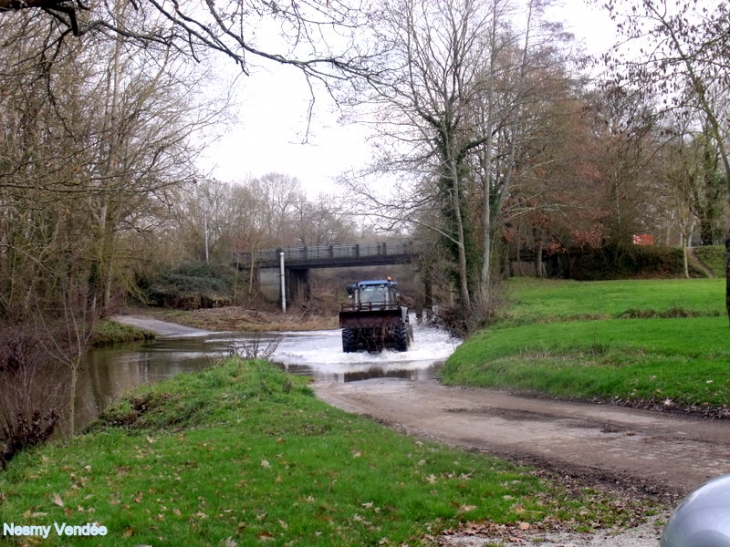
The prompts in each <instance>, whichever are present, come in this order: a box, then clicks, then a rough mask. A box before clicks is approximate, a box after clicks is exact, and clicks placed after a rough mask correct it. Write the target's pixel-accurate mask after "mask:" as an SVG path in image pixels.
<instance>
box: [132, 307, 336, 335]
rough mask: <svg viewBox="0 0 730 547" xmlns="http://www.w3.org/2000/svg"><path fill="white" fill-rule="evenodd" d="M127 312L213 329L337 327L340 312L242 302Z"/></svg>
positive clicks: (291, 329) (264, 329)
mask: <svg viewBox="0 0 730 547" xmlns="http://www.w3.org/2000/svg"><path fill="white" fill-rule="evenodd" d="M124 313H126V314H128V315H145V316H148V317H152V318H154V319H159V320H161V321H169V322H172V323H178V324H180V325H185V326H188V327H194V328H196V329H201V330H206V331H211V332H264V331H308V330H325V329H335V328H337V327H338V316H337V313H322V314H319V313H309V312H302V311H296V312H288V313H284V312H281V311H274V310H254V309H250V308H244V307H241V306H227V307H223V308H206V309H198V310H176V309H167V308H142V309H130V310H126V311H125V312H124Z"/></svg>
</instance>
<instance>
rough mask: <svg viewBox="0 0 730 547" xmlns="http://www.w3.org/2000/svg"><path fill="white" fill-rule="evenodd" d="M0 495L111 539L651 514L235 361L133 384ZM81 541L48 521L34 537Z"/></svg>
mask: <svg viewBox="0 0 730 547" xmlns="http://www.w3.org/2000/svg"><path fill="white" fill-rule="evenodd" d="M374 471H375V472H374ZM0 492H2V496H0V520H2V521H3V522H4V523H14V524H15V525H16V526H17V525H22V526H26V525H27V526H50V527H52V526H53V525H54V524H55V523H58V524H59V525H60V524H61V523H66V524H67V525H69V526H84V525H86V524H87V523H89V524H91V523H96V524H97V525H98V526H104V527H105V528H106V530H107V535H106V536H105V537H104V539H103V542H104V543H105V544H106V543H109V542H111V543H113V544H114V545H118V546H121V547H125V546H130V547H131V546H133V545H140V544H149V545H159V544H166V545H188V546H193V547H194V546H198V545H200V546H203V545H206V546H207V545H229V546H230V545H251V544H256V543H258V542H261V541H266V543H267V544H270V545H307V546H318V545H321V546H333V545H343V546H344V545H375V544H379V545H437V544H443V543H441V539H440V534H441V533H442V532H445V531H447V530H453V529H454V528H463V527H466V528H467V529H469V527H471V528H472V530H476V529H479V530H481V531H482V532H484V531H487V530H491V532H492V533H493V535H495V536H503V537H507V536H510V535H511V536H512V537H519V536H523V537H524V536H526V535H527V534H529V533H533V532H535V531H549V530H554V531H565V530H578V531H584V532H586V531H590V530H593V529H596V528H610V527H612V526H614V525H617V526H630V525H635V524H636V523H638V522H641V521H643V520H644V519H646V518H649V517H650V516H651V515H652V514H654V513H655V512H656V511H657V510H659V509H660V508H658V507H657V506H656V505H655V504H653V503H652V502H651V501H650V500H648V499H633V500H632V499H625V498H622V497H620V496H617V495H616V494H611V493H610V492H605V491H600V490H595V489H588V488H584V487H582V486H581V485H580V484H577V483H570V482H567V483H564V484H562V483H561V482H558V481H555V480H553V479H551V478H549V477H548V476H546V475H544V474H542V473H539V472H537V471H536V470H534V469H530V468H525V467H519V466H516V465H513V464H509V463H506V462H503V461H500V460H497V459H494V458H492V457H489V456H485V455H482V454H478V453H473V452H465V451H461V450H458V449H453V448H449V447H446V446H442V445H436V444H431V443H427V442H423V441H421V440H417V439H414V438H410V437H407V436H404V435H400V434H398V433H397V432H395V431H394V430H392V429H388V428H383V427H382V426H381V425H379V424H377V423H375V422H373V421H372V420H369V419H366V418H363V417H358V416H353V415H350V414H346V413H344V412H342V411H340V410H337V409H335V408H333V407H331V406H329V405H327V404H325V403H323V402H321V401H319V400H317V399H316V398H314V397H313V396H312V391H311V389H310V387H309V384H308V381H307V380H306V379H304V378H299V377H291V376H287V375H285V374H283V373H282V372H281V371H279V370H278V369H276V368H274V367H271V366H269V365H268V364H266V363H263V362H248V361H243V360H240V359H238V358H231V359H229V360H227V361H226V362H225V363H224V364H222V365H220V366H216V367H213V368H211V369H209V370H206V371H205V372H202V373H198V374H188V375H180V376H177V377H176V378H174V379H173V380H170V381H165V382H161V383H158V384H155V385H152V386H146V387H144V388H141V389H139V390H136V391H135V392H134V393H133V394H131V395H130V396H128V397H127V398H125V399H123V400H120V401H118V402H117V403H115V404H114V405H113V406H112V407H110V408H109V409H108V410H107V411H105V412H104V414H103V415H102V417H101V418H100V419H99V420H98V421H97V422H96V423H95V424H94V425H93V426H91V427H90V428H88V429H87V431H86V432H85V433H84V434H83V435H80V436H78V437H77V438H75V439H73V440H72V441H70V442H69V443H68V444H67V445H47V446H43V447H40V448H38V449H36V450H32V451H28V452H26V453H23V454H21V455H20V456H18V457H17V458H16V459H15V460H13V461H12V462H11V464H10V466H9V469H8V470H7V471H6V472H4V473H0ZM475 522H478V523H479V525H476V524H469V523H475ZM452 535H453V534H452ZM3 539H5V540H7V542H8V543H9V544H11V545H13V544H15V545H23V544H25V543H27V542H28V541H29V539H30V538H27V537H8V535H7V534H6V536H5V537H4V538H3ZM88 542H89V538H88V537H85V536H64V537H59V536H58V535H57V534H56V533H55V532H54V531H53V530H52V531H51V534H50V535H49V537H48V539H46V540H45V541H44V543H43V544H44V545H51V546H60V545H64V546H67V545H77V544H79V545H80V544H84V545H88V544H89V543H88Z"/></svg>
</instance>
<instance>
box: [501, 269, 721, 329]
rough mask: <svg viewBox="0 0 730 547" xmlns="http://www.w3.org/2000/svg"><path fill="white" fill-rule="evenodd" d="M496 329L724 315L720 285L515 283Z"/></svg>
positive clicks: (714, 281) (709, 281)
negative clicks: (629, 317)
mask: <svg viewBox="0 0 730 547" xmlns="http://www.w3.org/2000/svg"><path fill="white" fill-rule="evenodd" d="M507 286H508V298H509V301H510V304H509V306H508V308H507V311H506V313H505V317H504V320H503V322H502V326H508V325H518V324H526V323H534V322H545V321H565V320H571V319H609V318H614V317H620V316H622V315H631V314H633V315H634V316H637V315H640V314H641V312H646V313H647V315H651V312H654V313H655V314H656V313H662V312H669V313H670V315H671V312H672V311H676V312H677V313H681V311H685V312H687V314H688V315H708V316H713V315H721V314H724V313H725V311H724V304H725V302H724V290H725V280H724V279H660V280H626V281H585V282H581V281H564V280H541V279H534V278H515V279H513V280H510V282H509V283H508V285H507Z"/></svg>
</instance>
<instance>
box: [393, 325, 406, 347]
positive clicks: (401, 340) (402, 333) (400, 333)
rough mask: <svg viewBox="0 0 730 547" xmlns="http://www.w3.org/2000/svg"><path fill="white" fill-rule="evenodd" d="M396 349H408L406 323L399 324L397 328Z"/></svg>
mask: <svg viewBox="0 0 730 547" xmlns="http://www.w3.org/2000/svg"><path fill="white" fill-rule="evenodd" d="M395 350H396V351H408V330H407V329H406V327H405V325H398V326H397V327H396V328H395Z"/></svg>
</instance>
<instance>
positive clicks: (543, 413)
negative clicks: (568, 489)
mask: <svg viewBox="0 0 730 547" xmlns="http://www.w3.org/2000/svg"><path fill="white" fill-rule="evenodd" d="M315 390H316V392H317V396H318V397H319V398H320V399H322V400H324V401H326V402H328V403H329V404H332V405H334V406H336V407H339V408H342V409H343V410H346V411H348V412H353V413H357V414H362V415H367V416H369V417H371V418H373V419H377V420H378V421H381V422H383V423H386V424H388V425H391V426H392V427H395V428H397V429H400V430H402V431H404V432H407V433H409V434H412V435H417V436H419V437H423V438H427V439H429V440H434V441H438V442H444V443H447V444H450V445H454V446H460V447H463V448H467V449H475V450H480V451H484V452H487V453H490V454H494V455H497V456H501V457H506V458H508V459H511V460H514V461H518V462H522V463H528V464H533V465H536V466H538V467H542V468H546V469H550V470H552V471H555V472H558V473H560V474H565V475H569V476H572V477H579V478H582V479H587V480H589V481H594V482H597V483H604V484H610V485H613V486H618V487H620V488H622V489H623V490H625V491H630V492H631V491H633V492H636V494H637V495H641V494H646V493H649V494H662V495H663V494H666V495H668V496H669V498H668V499H672V497H674V499H677V497H679V496H682V495H685V494H687V493H688V492H690V491H691V490H693V489H694V488H696V487H697V486H699V485H700V484H702V483H704V482H705V481H706V480H708V479H709V478H712V477H716V476H719V475H722V474H726V473H730V422H728V421H722V420H710V419H702V418H694V417H688V416H681V415H674V414H669V413H658V412H651V411H642V410H636V409H629V408H623V407H616V406H611V405H592V404H586V403H576V402H564V401H555V400H548V399H535V398H529V397H520V396H514V395H510V394H509V393H506V392H502V391H496V390H487V389H465V388H454V387H446V386H443V385H441V384H440V383H439V382H437V381H430V382H417V381H411V380H401V379H374V380H367V381H362V382H350V383H345V384H342V383H339V384H338V383H318V384H316V385H315ZM667 517H668V515H667V514H664V515H660V516H659V518H658V520H657V522H658V523H659V525H661V523H662V522H663V521H665V520H666V518H667ZM660 531H661V530H660V528H658V527H657V526H656V525H654V524H653V523H649V524H646V525H644V526H641V527H639V528H635V529H631V530H627V531H623V532H621V533H618V535H616V531H604V532H600V533H596V534H591V535H587V536H586V535H577V536H570V535H569V536H564V535H556V536H552V537H551V536H548V535H545V534H542V535H537V536H536V535H534V534H532V535H531V534H526V536H525V537H523V538H515V540H514V541H513V542H506V543H504V542H503V541H504V540H495V539H489V541H491V542H492V544H497V545H523V544H532V543H533V542H534V541H537V540H543V541H544V542H543V543H538V544H539V545H542V546H543V547H557V546H561V547H562V546H575V547H583V546H590V547H598V546H602V547H607V546H611V547H656V546H657V545H658V536H659V533H660ZM526 538H527V539H526ZM482 540H483V541H484V542H486V543H483V544H487V545H489V542H488V541H487V538H475V537H470V538H469V537H468V538H445V540H444V541H445V543H444V545H481V544H482V543H478V541H482ZM454 541H466V543H464V542H462V543H458V542H456V543H454ZM500 541H502V543H500ZM449 542H450V543H449ZM470 542H471V543H470Z"/></svg>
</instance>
